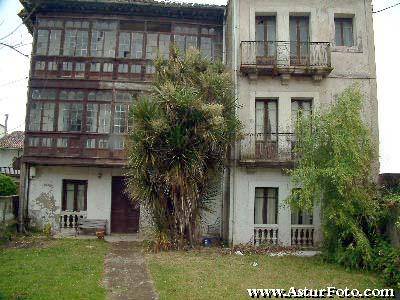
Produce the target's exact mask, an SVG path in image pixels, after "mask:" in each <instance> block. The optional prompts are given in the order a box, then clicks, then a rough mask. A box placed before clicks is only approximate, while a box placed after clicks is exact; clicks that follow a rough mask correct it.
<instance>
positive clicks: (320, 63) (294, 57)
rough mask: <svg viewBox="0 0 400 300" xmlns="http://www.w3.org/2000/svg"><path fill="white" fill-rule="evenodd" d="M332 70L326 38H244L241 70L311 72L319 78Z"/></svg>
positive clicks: (250, 72)
mask: <svg viewBox="0 0 400 300" xmlns="http://www.w3.org/2000/svg"><path fill="white" fill-rule="evenodd" d="M332 70H333V68H332V66H331V49H330V43H327V42H286V41H274V42H268V41H244V42H241V65H240V71H241V72H242V73H243V74H245V75H273V76H280V75H282V77H284V76H290V75H293V76H312V77H313V78H314V80H317V81H318V80H322V78H323V77H326V76H327V75H329V74H330V73H331V72H332Z"/></svg>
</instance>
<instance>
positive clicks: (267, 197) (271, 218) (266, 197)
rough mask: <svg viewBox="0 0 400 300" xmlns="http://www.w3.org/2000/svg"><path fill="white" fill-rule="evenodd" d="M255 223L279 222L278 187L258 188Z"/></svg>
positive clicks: (256, 192) (255, 203)
mask: <svg viewBox="0 0 400 300" xmlns="http://www.w3.org/2000/svg"><path fill="white" fill-rule="evenodd" d="M254 223H255V224H277V223H278V189H276V188H256V190H255V202H254Z"/></svg>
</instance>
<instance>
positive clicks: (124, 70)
mask: <svg viewBox="0 0 400 300" xmlns="http://www.w3.org/2000/svg"><path fill="white" fill-rule="evenodd" d="M128 70H129V65H128V64H120V65H118V73H128Z"/></svg>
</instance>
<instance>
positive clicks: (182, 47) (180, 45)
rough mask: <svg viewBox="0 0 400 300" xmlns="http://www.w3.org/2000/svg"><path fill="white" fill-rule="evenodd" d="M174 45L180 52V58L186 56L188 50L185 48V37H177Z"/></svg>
mask: <svg viewBox="0 0 400 300" xmlns="http://www.w3.org/2000/svg"><path fill="white" fill-rule="evenodd" d="M174 43H175V45H176V47H177V48H178V50H179V55H180V56H182V57H183V56H185V52H186V48H185V36H183V35H175V36H174Z"/></svg>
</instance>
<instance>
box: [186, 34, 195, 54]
mask: <svg viewBox="0 0 400 300" xmlns="http://www.w3.org/2000/svg"><path fill="white" fill-rule="evenodd" d="M192 48H194V49H197V36H186V51H188V50H190V49H192Z"/></svg>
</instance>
